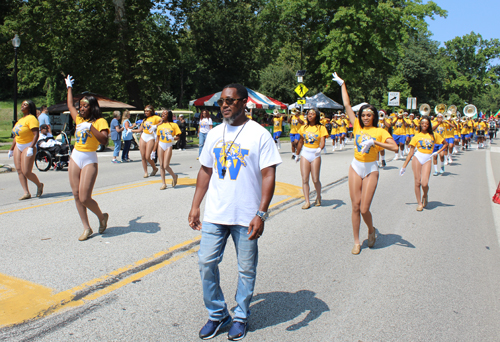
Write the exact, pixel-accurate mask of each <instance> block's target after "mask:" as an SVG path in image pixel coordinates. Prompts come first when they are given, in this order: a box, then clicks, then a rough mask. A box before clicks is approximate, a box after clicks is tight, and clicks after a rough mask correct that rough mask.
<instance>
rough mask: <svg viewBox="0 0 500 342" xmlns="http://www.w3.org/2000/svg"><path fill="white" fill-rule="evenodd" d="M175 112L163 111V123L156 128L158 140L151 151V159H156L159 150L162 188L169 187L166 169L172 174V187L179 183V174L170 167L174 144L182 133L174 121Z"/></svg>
mask: <svg viewBox="0 0 500 342" xmlns="http://www.w3.org/2000/svg"><path fill="white" fill-rule="evenodd" d="M173 116H174V115H173V113H172V111H171V110H164V111H162V113H161V120H162V122H163V123H162V124H160V125H159V126H158V128H157V130H156V135H157V137H156V140H155V147H154V150H153V152H151V159H155V157H156V156H155V153H156V152H155V151H158V159H159V161H160V174H161V181H162V185H161V187H160V190H165V189H166V188H167V183H166V182H165V170H166V171H167V172H168V173H169V174H170V176H172V188H174V187H175V185H176V184H177V178H179V176H177V175H176V174H175V173H174V171H173V170H172V168H171V167H170V159H171V158H172V144H173V143H174V140H179V138H180V135H181V134H182V132H181V130H180V128H179V126H178V125H177V124H176V123H174V119H173Z"/></svg>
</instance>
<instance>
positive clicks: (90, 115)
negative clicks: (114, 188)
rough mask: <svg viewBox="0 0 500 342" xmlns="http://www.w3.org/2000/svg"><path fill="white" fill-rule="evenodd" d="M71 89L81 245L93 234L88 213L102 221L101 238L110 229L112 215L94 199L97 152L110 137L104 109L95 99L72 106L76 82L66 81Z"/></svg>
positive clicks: (72, 171) (73, 179)
mask: <svg viewBox="0 0 500 342" xmlns="http://www.w3.org/2000/svg"><path fill="white" fill-rule="evenodd" d="M65 81H66V87H67V88H68V100H67V104H68V109H69V112H70V114H71V117H72V118H73V121H74V122H75V124H76V133H75V139H76V143H75V148H74V149H73V152H72V153H71V159H70V162H69V170H68V174H69V184H70V185H71V190H72V191H73V197H74V198H75V204H76V209H77V210H78V214H79V215H80V219H81V220H82V223H83V228H84V231H83V234H82V235H81V236H80V237H79V238H78V240H80V241H84V240H87V239H88V238H89V236H91V235H92V234H93V231H92V228H90V223H89V218H88V216H87V209H89V210H90V211H91V212H93V213H94V214H95V215H96V216H97V218H98V219H99V233H100V234H102V233H104V231H105V230H106V227H107V225H108V217H109V215H108V214H106V213H103V212H102V211H101V208H99V205H98V204H97V202H96V201H95V200H94V199H93V198H92V190H93V189H94V184H95V181H96V179H97V171H98V165H97V153H96V151H97V148H98V147H99V144H106V142H107V141H108V135H109V126H108V122H107V121H106V120H105V119H103V118H102V113H101V108H100V107H99V103H98V102H97V99H96V98H95V97H93V96H85V97H84V98H82V99H81V100H80V108H79V110H77V109H76V108H75V106H74V105H73V92H72V87H73V82H74V81H73V79H72V77H71V76H70V75H68V77H67V78H66V80H65Z"/></svg>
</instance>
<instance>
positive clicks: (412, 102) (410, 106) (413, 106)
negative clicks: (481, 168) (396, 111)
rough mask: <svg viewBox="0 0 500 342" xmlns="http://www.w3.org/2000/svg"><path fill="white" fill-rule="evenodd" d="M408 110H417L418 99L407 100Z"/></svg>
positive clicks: (410, 98) (409, 98)
mask: <svg viewBox="0 0 500 342" xmlns="http://www.w3.org/2000/svg"><path fill="white" fill-rule="evenodd" d="M406 109H417V98H416V97H408V98H407V99H406Z"/></svg>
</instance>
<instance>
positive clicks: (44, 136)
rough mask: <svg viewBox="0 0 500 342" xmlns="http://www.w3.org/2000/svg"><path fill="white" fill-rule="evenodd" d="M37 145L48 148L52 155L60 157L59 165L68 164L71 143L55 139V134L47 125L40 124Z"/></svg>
mask: <svg viewBox="0 0 500 342" xmlns="http://www.w3.org/2000/svg"><path fill="white" fill-rule="evenodd" d="M37 146H38V147H39V148H41V149H44V150H47V151H48V152H49V153H50V154H51V155H53V156H55V157H60V161H59V163H61V164H60V165H59V166H61V167H62V166H68V155H69V154H68V151H69V145H68V144H63V143H61V142H60V141H57V140H55V139H54V136H53V135H52V134H51V133H50V132H49V127H48V126H47V125H41V126H40V137H39V138H38V142H37Z"/></svg>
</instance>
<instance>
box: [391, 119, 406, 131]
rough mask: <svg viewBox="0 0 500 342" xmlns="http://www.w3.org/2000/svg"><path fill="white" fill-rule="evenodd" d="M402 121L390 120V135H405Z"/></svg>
mask: <svg viewBox="0 0 500 342" xmlns="http://www.w3.org/2000/svg"><path fill="white" fill-rule="evenodd" d="M403 122H404V119H403V118H401V119H399V118H397V117H396V118H394V119H393V120H392V127H393V128H392V133H393V134H394V135H406V127H405V126H404V123H403Z"/></svg>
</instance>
